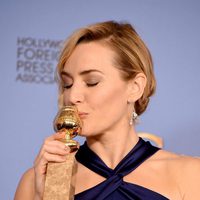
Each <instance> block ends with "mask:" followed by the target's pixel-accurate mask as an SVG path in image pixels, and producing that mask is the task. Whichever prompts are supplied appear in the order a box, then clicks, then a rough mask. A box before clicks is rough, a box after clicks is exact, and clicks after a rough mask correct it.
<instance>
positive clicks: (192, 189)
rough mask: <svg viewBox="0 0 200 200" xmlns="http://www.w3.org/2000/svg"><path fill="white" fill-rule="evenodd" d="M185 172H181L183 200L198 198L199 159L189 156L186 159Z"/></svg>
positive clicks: (199, 184)
mask: <svg viewBox="0 0 200 200" xmlns="http://www.w3.org/2000/svg"><path fill="white" fill-rule="evenodd" d="M185 164H186V167H185V171H184V172H185V173H184V172H183V173H184V174H183V177H184V183H183V190H184V191H183V192H184V200H191V199H192V200H199V199H200V159H199V158H191V159H188V160H187V163H185Z"/></svg>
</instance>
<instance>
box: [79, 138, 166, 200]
mask: <svg viewBox="0 0 200 200" xmlns="http://www.w3.org/2000/svg"><path fill="white" fill-rule="evenodd" d="M158 150H159V148H157V147H154V146H152V145H151V144H150V142H146V141H144V140H143V139H141V138H140V139H139V141H138V143H137V144H136V145H135V146H134V147H133V149H132V150H131V151H130V152H129V153H128V154H127V155H126V156H125V157H124V158H123V159H122V161H121V162H120V163H119V164H118V165H117V166H116V167H115V169H114V170H113V169H110V168H109V167H107V166H106V165H105V163H104V162H103V161H102V160H101V159H100V158H99V156H98V155H96V154H95V153H94V152H93V151H92V150H90V149H89V147H88V146H87V143H86V142H85V143H84V145H82V146H81V147H80V148H79V150H78V152H77V154H76V159H77V161H78V162H80V163H81V164H83V165H84V166H85V167H87V168H89V169H90V170H92V171H93V172H95V173H97V174H99V175H100V176H103V177H105V178H106V180H105V181H103V182H101V183H99V184H98V185H96V186H94V187H92V188H90V189H87V190H85V191H83V192H81V193H78V194H76V195H75V200H167V198H166V197H164V196H162V195H161V194H159V193H156V192H154V191H152V190H150V189H147V188H144V187H142V186H139V185H136V184H133V183H128V182H125V181H123V177H124V176H126V175H127V174H129V173H130V172H132V171H133V170H134V169H136V168H137V167H138V166H139V165H140V164H142V163H143V162H144V161H145V160H146V159H147V158H149V157H150V156H152V155H153V154H154V153H156V152H157V151H158Z"/></svg>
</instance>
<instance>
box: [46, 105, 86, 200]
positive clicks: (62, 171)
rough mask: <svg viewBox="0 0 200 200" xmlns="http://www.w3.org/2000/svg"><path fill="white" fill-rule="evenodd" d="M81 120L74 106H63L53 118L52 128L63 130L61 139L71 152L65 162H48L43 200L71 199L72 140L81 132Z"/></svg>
mask: <svg viewBox="0 0 200 200" xmlns="http://www.w3.org/2000/svg"><path fill="white" fill-rule="evenodd" d="M81 127H82V124H81V120H80V118H79V115H78V110H77V109H76V107H74V106H64V107H62V108H61V109H60V110H59V111H58V114H57V115H56V117H55V120H54V130H55V131H56V132H57V131H62V132H63V131H64V132H65V133H66V135H65V139H62V140H61V141H62V142H64V143H65V145H66V146H69V147H70V149H71V153H70V154H68V155H67V160H66V162H63V163H55V162H50V163H48V166H47V174H46V180H45V189H44V197H43V200H73V199H74V192H75V187H74V186H75V178H74V177H75V173H76V171H77V164H76V160H75V152H76V150H77V149H78V148H77V145H78V143H77V142H76V141H75V140H73V139H72V138H74V137H75V136H77V135H78V134H80V132H81Z"/></svg>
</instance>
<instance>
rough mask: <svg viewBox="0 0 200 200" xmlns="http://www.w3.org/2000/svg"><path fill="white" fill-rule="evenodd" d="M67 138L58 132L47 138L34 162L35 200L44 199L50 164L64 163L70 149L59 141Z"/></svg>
mask: <svg viewBox="0 0 200 200" xmlns="http://www.w3.org/2000/svg"><path fill="white" fill-rule="evenodd" d="M63 138H65V133H63V132H57V133H55V134H53V135H51V136H50V137H48V138H46V139H45V141H44V143H43V145H42V147H41V149H40V152H39V154H38V156H37V158H36V159H35V162H34V172H35V199H42V198H43V193H44V184H45V177H46V171H47V164H48V162H60V163H61V162H64V161H66V155H67V154H69V152H70V148H69V147H67V146H66V145H65V144H64V143H62V142H60V141H59V139H63Z"/></svg>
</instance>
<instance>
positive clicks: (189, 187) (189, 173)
mask: <svg viewBox="0 0 200 200" xmlns="http://www.w3.org/2000/svg"><path fill="white" fill-rule="evenodd" d="M154 160H156V161H158V163H162V164H161V166H163V168H162V169H164V171H165V172H166V174H168V175H169V176H170V177H171V179H174V178H175V179H174V180H175V181H176V184H177V187H178V188H179V190H180V193H181V194H182V197H183V199H184V200H187V199H193V200H196V199H200V190H199V188H200V157H191V156H186V155H179V154H175V153H172V152H168V151H165V150H160V151H158V153H157V155H156V156H155V158H154Z"/></svg>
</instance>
